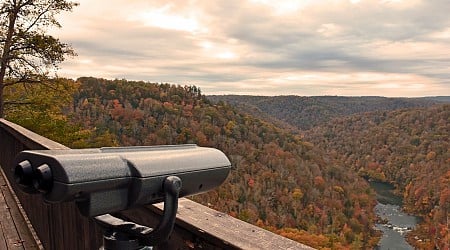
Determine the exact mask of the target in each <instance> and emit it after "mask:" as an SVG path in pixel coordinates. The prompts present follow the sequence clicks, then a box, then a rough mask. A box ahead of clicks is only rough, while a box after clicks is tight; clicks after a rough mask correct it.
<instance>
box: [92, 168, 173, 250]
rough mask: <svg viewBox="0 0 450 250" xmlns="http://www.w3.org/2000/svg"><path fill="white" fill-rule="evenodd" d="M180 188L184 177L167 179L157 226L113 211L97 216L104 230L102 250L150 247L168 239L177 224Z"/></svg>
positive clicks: (143, 248)
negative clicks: (127, 217) (151, 225)
mask: <svg viewBox="0 0 450 250" xmlns="http://www.w3.org/2000/svg"><path fill="white" fill-rule="evenodd" d="M180 190H181V179H180V178H178V177H176V176H169V177H167V178H166V179H165V180H164V186H163V191H164V211H163V215H162V219H161V221H160V222H159V224H158V225H157V226H156V228H155V229H152V228H150V227H147V226H143V225H139V224H136V223H134V222H130V221H124V220H122V219H119V218H117V217H114V216H112V215H110V214H104V215H100V216H96V217H95V218H94V219H95V221H96V222H97V223H98V224H99V225H100V226H101V227H102V228H103V229H104V233H103V244H104V245H103V247H102V248H100V249H104V250H122V249H123V250H147V249H152V246H156V245H158V244H161V243H164V242H165V241H167V240H168V239H169V237H170V234H171V233H172V230H173V227H174V225H175V219H176V214H177V210H178V197H179V194H180Z"/></svg>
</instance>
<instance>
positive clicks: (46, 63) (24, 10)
mask: <svg viewBox="0 0 450 250" xmlns="http://www.w3.org/2000/svg"><path fill="white" fill-rule="evenodd" d="M76 5H78V4H77V3H74V2H71V1H65V0H3V1H1V3H0V44H1V45H0V46H1V47H0V49H1V50H0V57H1V58H0V117H3V116H4V105H5V104H8V103H15V104H18V103H20V102H21V100H5V99H4V95H3V93H4V88H5V87H6V86H10V85H15V84H18V83H24V84H25V83H29V84H31V83H40V82H43V81H45V80H46V78H47V77H49V75H50V74H51V73H52V72H55V71H56V69H57V66H58V64H59V63H61V62H62V61H64V59H65V57H66V56H74V55H75V53H74V51H73V49H72V48H71V47H70V46H69V45H68V44H65V43H62V42H61V41H60V40H59V39H58V38H55V37H53V36H50V35H47V34H46V31H47V30H48V29H49V28H51V27H58V28H59V27H61V25H60V24H59V22H58V21H57V20H56V18H55V16H56V15H57V14H58V13H61V12H63V11H70V10H72V8H73V7H74V6H76Z"/></svg>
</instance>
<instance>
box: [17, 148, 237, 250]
mask: <svg viewBox="0 0 450 250" xmlns="http://www.w3.org/2000/svg"><path fill="white" fill-rule="evenodd" d="M230 168H231V164H230V161H229V160H228V158H227V157H226V156H225V154H223V153H222V152H221V151H219V150H217V149H214V148H206V147H198V146H196V145H176V146H148V147H147V146H144V147H117V148H96V149H67V150H28V151H22V152H21V153H19V154H18V155H17V157H16V159H15V164H14V166H13V171H14V176H15V178H16V181H17V182H18V183H19V186H20V187H21V189H22V190H23V191H25V192H27V193H30V194H42V195H43V197H44V200H45V201H46V202H48V203H59V202H70V201H74V202H75V203H76V204H77V206H78V208H79V210H80V212H81V214H82V215H84V216H89V217H94V216H97V217H96V220H97V222H98V223H99V224H100V225H101V226H103V227H104V228H106V229H108V230H107V231H109V232H110V231H111V230H112V231H121V228H130V227H129V226H124V224H126V225H128V224H129V223H131V222H125V221H122V220H120V219H118V218H115V217H112V216H111V215H109V214H108V213H113V212H118V211H121V210H125V209H129V208H132V207H136V206H139V205H145V204H153V203H157V202H161V201H164V214H163V218H162V220H161V223H160V225H158V227H156V229H154V230H153V229H151V228H148V230H143V229H142V228H139V227H145V226H141V225H137V224H134V225H136V226H137V227H138V228H139V230H137V231H136V230H135V232H133V230H131V232H126V233H125V234H126V235H128V236H130V237H131V239H130V240H129V242H132V243H130V244H131V245H133V244H134V245H136V244H137V245H139V246H140V245H155V244H158V242H159V243H161V242H162V241H165V240H167V238H168V236H169V235H170V233H171V231H172V229H173V224H174V222H175V215H176V210H177V207H178V198H179V197H183V196H188V195H194V194H198V193H202V192H206V191H208V190H211V189H214V188H216V187H218V186H219V185H221V184H222V183H223V182H224V181H225V179H226V178H227V176H228V173H229V172H230ZM98 215H101V216H98ZM120 225H122V226H120ZM126 231H130V230H128V229H127V230H126ZM167 231H168V232H167ZM143 232H145V233H143ZM116 233H118V232H116ZM119 233H121V234H123V232H119ZM167 234H169V235H167ZM106 236H107V235H106V234H105V237H106ZM116 236H117V235H116ZM122 236H123V235H122ZM122 236H121V237H122ZM127 242H128V241H127ZM104 244H105V246H104V247H105V249H108V246H109V247H110V249H114V245H115V244H117V237H113V238H112V239H111V235H108V237H107V238H106V239H105V238H104ZM131 245H130V246H131ZM134 245H133V246H134ZM120 246H122V247H123V246H124V245H123V244H122V243H121V245H120ZM130 249H131V248H130ZM132 249H141V248H132ZM142 249H145V248H142Z"/></svg>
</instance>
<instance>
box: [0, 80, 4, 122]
mask: <svg viewBox="0 0 450 250" xmlns="http://www.w3.org/2000/svg"><path fill="white" fill-rule="evenodd" d="M3 89H4V86H3V83H1V84H0V118H3V115H4V102H5V101H4V100H3Z"/></svg>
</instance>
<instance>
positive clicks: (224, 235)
mask: <svg viewBox="0 0 450 250" xmlns="http://www.w3.org/2000/svg"><path fill="white" fill-rule="evenodd" d="M178 204H179V205H178V213H177V221H176V225H177V228H175V231H176V230H179V229H180V228H183V229H184V230H186V231H188V232H190V234H194V235H195V236H196V237H189V238H184V239H181V241H184V242H185V244H189V242H190V243H191V244H194V245H202V244H203V245H204V243H205V242H214V245H215V246H218V247H219V248H224V249H280V250H285V249H298V250H302V249H305V250H309V249H313V248H311V247H308V246H306V245H303V244H300V243H298V242H295V241H293V240H290V239H287V238H284V237H282V236H280V235H277V234H274V233H272V232H269V231H267V230H264V229H262V228H259V227H257V226H254V225H251V224H249V223H246V222H243V221H241V220H238V219H236V218H233V217H232V216H229V215H227V214H225V213H221V212H218V211H216V210H214V209H211V208H208V207H206V206H203V205H201V204H198V203H196V202H194V201H191V200H188V199H185V198H181V199H179V203H178ZM163 208H164V205H163V203H158V204H155V205H153V206H147V210H144V209H142V208H137V209H133V210H129V211H124V212H123V213H122V214H124V215H125V216H126V217H127V218H129V219H131V220H134V221H139V222H141V223H142V222H145V217H147V216H149V214H151V213H152V212H151V211H152V210H153V211H155V212H156V213H157V214H161V213H162V210H163ZM147 225H148V223H147ZM148 226H155V225H148ZM179 234H180V233H179ZM171 240H175V239H171ZM176 241H180V239H176ZM200 242H202V243H200ZM203 245H202V246H201V247H203V248H205V246H203ZM198 247H200V246H198ZM205 249H209V248H205Z"/></svg>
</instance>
